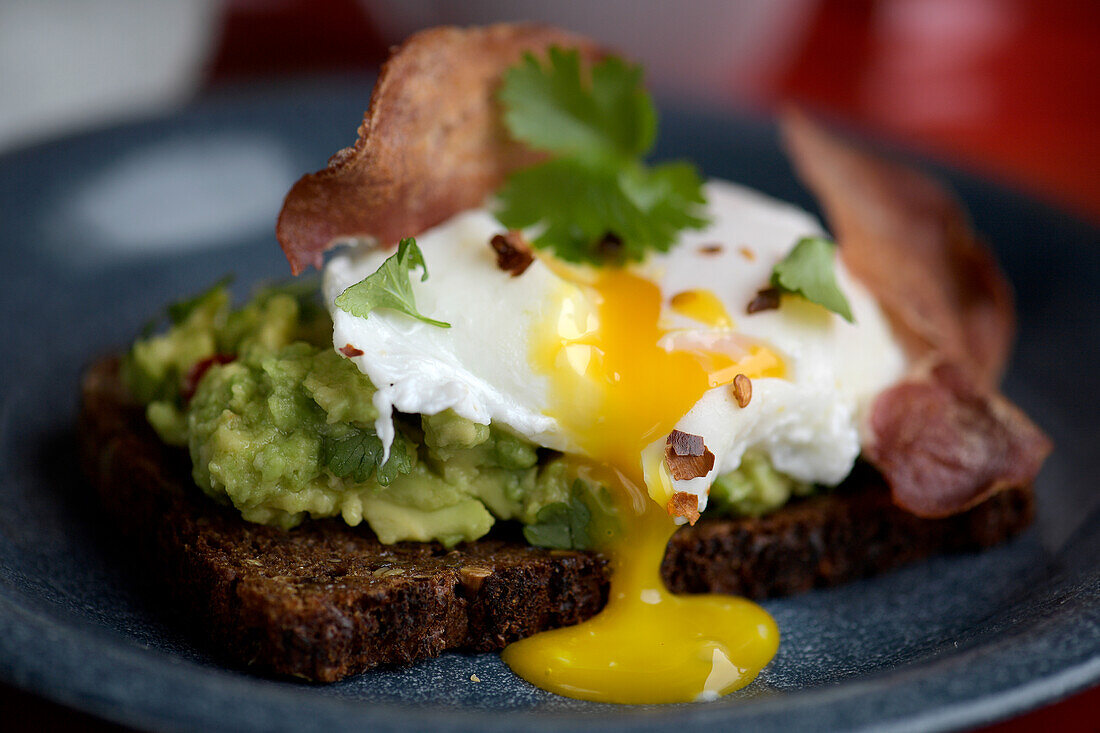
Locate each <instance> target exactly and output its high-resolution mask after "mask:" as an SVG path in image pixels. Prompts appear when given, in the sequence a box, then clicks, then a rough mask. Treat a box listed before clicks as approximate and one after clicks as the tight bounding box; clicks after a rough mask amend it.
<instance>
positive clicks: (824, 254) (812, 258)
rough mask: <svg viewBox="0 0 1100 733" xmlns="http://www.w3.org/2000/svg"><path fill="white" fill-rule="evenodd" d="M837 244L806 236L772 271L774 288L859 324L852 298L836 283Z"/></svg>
mask: <svg viewBox="0 0 1100 733" xmlns="http://www.w3.org/2000/svg"><path fill="white" fill-rule="evenodd" d="M835 252H836V245H835V244H833V243H832V242H830V241H829V240H827V239H822V238H821V237H803V238H802V239H800V240H798V244H796V245H795V246H794V249H792V250H791V251H790V252H789V253H788V254H787V256H786V257H784V258H783V260H782V261H781V262H779V263H778V264H777V265H776V266H775V268H774V269H773V270H772V285H773V286H774V287H776V288H779V290H781V291H782V292H785V293H792V294H795V295H801V296H802V297H803V298H805V299H806V300H808V301H810V302H812V303H817V304H818V305H821V306H824V307H825V308H827V309H829V310H831V311H832V312H833V313H836V314H837V315H839V316H841V317H842V318H844V320H846V321H848V322H849V323H855V320H854V319H853V318H852V309H851V307H850V306H849V305H848V299H847V298H845V297H844V293H843V292H841V290H840V287H839V286H838V285H837V284H836V273H835V272H833V263H834V262H835V258H834V253H835Z"/></svg>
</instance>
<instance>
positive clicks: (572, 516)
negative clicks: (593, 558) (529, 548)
mask: <svg viewBox="0 0 1100 733" xmlns="http://www.w3.org/2000/svg"><path fill="white" fill-rule="evenodd" d="M578 483H579V481H578V482H577V483H574V484H573V490H572V492H571V496H570V498H569V501H568V502H564V501H556V502H554V503H552V504H547V505H546V506H544V507H542V508H541V509H539V511H538V513H537V514H536V515H535V520H536V521H535V523H534V524H529V525H527V526H526V527H524V528H523V536H524V538H525V539H526V540H527V541H528V542H530V543H531V544H532V545H535V546H536V547H550V548H553V549H556V550H587V549H590V548H591V547H592V544H593V543H592V538H591V536H590V535H589V532H588V524H589V522H590V521H591V520H592V511H591V510H590V509H589V508H588V505H587V504H586V503H585V502H584V499H583V498H581V497H582V494H583V492H584V489H583V486H579V485H578Z"/></svg>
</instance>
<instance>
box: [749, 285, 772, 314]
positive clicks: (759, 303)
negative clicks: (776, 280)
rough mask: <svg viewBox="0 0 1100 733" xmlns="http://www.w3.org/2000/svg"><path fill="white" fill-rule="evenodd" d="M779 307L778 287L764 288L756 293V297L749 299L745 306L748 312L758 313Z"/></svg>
mask: <svg viewBox="0 0 1100 733" xmlns="http://www.w3.org/2000/svg"><path fill="white" fill-rule="evenodd" d="M778 307H779V289H778V288H764V289H763V290H761V291H760V292H758V293H757V294H756V297H755V298H753V299H752V300H750V301H749V305H748V307H747V308H745V311H746V312H748V313H750V314H751V313H759V312H760V311H768V310H775V309H776V308H778Z"/></svg>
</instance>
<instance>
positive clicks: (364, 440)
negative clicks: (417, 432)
mask: <svg viewBox="0 0 1100 733" xmlns="http://www.w3.org/2000/svg"><path fill="white" fill-rule="evenodd" d="M382 455H383V450H382V440H381V438H379V437H378V435H377V434H376V433H375V432H374V431H373V430H369V429H362V428H355V429H352V431H351V432H350V433H348V434H346V435H343V436H340V437H334V436H328V435H326V436H324V437H323V438H322V439H321V464H322V465H324V466H326V467H328V470H330V471H332V474H333V475H334V476H337V477H339V478H347V477H349V476H350V477H351V478H352V479H354V480H355V481H357V482H359V483H362V482H364V481H366V480H368V479H369V478H370V477H371V476H372V475H373V476H374V477H375V480H376V481H377V482H378V483H379V484H381V485H382V486H389V485H390V483H391V482H392V481H393V480H394V479H395V478H397V477H398V476H400V475H402V474H406V473H408V472H409V471H411V470H412V454H411V452H410V450H409V446H408V445H407V444H406V442H405V439H404V438H402V437H401V436H396V437H395V438H394V441H393V444H392V445H391V446H390V457H389V459H388V460H387V461H386V462H385V464H382V465H379V464H380V463H381V461H382Z"/></svg>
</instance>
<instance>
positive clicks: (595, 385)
mask: <svg viewBox="0 0 1100 733" xmlns="http://www.w3.org/2000/svg"><path fill="white" fill-rule="evenodd" d="M691 292H693V293H695V294H696V295H693V296H692V298H691V300H692V301H693V302H694V303H696V305H691V306H689V307H690V308H692V309H693V311H694V312H697V313H698V314H699V315H700V316H701V317H700V318H697V319H696V320H700V321H704V322H706V323H708V324H713V325H716V326H719V327H723V328H728V327H729V326H731V325H732V323H731V322H730V321H729V318H728V316H726V315H725V309H724V308H722V306H721V302H720V301H718V299H717V298H716V297H715V296H714V295H713V294H711V293H709V292H707V291H691ZM700 293H702V294H701V295H700ZM661 302H662V300H661V293H660V290H659V288H658V287H657V285H656V284H654V283H653V282H650V281H649V280H647V279H645V278H643V277H641V276H639V275H636V274H633V273H631V272H629V271H627V270H623V269H608V270H604V271H601V272H600V273H599V274H598V275H596V276H595V279H594V280H593V281H592V282H588V283H580V284H578V285H577V287H576V290H575V292H573V293H572V294H570V295H567V296H566V297H565V298H564V299H563V301H562V307H561V311H560V313H558V314H557V319H556V321H555V322H554V323H553V325H552V327H551V328H548V329H547V336H546V338H545V339H544V341H543V342H542V343H540V344H539V346H538V347H537V349H536V353H535V355H534V358H535V361H536V364H537V365H538V366H539V367H540V368H541V369H542V370H543V371H544V373H546V374H548V375H549V377H550V381H551V401H552V402H551V404H552V409H551V411H550V412H551V414H552V415H553V416H554V417H555V418H556V419H557V420H558V421H559V422H560V423H561V424H562V426H563V428H564V429H565V430H566V431H567V432H568V433H569V435H570V436H571V437H572V438H573V440H574V441H575V442H576V444H577V445H578V446H579V448H580V450H581V453H582V455H583V458H578V459H577V460H578V461H581V462H583V463H586V464H588V465H590V466H591V467H592V469H593V471H595V472H597V473H598V474H599V475H600V476H603V477H614V478H612V479H611V480H608V481H606V483H609V484H611V485H610V486H609V489H610V490H611V491H612V493H613V495H615V496H616V498H617V503H618V506H619V514H620V517H621V523H622V531H621V532H620V533H619V534H618V535H617V536H616V538H615V539H614V540H613V541H612V542H611V544H610V546H608V547H603V548H601V549H602V550H603V551H604V552H605V553H607V554H608V555H610V558H611V567H612V576H611V590H610V593H609V598H608V604H607V607H606V608H605V609H604V610H603V611H602V612H601V613H600V614H598V615H597V616H596V617H595V618H593V619H591V620H589V621H586V622H584V623H581V624H579V625H577V626H572V627H567V628H563V629H557V630H555V631H550V632H546V633H543V634H538V635H536V636H533V637H531V638H528V639H524V640H522V641H519V642H516V643H514V644H512V645H510V646H508V647H507V648H506V649H505V650H504V654H503V658H504V661H505V662H506V663H507V664H508V665H509V666H510V667H511V668H512V669H513V670H514V671H515V672H516V673H517V674H519V675H520V676H521V677H523V678H524V679H526V680H528V681H529V682H531V683H533V684H535V685H537V686H539V687H541V688H543V689H546V690H550V691H552V692H555V693H558V694H560V695H565V696H567V697H575V698H581V699H586V700H595V701H601V702H617V703H664V702H690V701H692V700H696V699H700V698H708V697H716V696H719V695H723V694H725V693H727V692H731V691H733V690H735V689H738V688H740V687H743V686H744V685H747V684H748V683H749V682H751V681H752V680H753V678H754V677H755V676H756V675H757V674H758V673H759V671H760V670H761V669H762V668H763V667H764V665H766V664H767V663H768V662H769V661H770V660H771V658H772V657H773V656H774V655H775V652H776V649H777V648H778V644H779V633H778V630H777V629H776V626H775V622H774V621H773V620H772V619H771V617H770V616H769V615H768V614H767V612H765V611H764V610H763V609H762V608H760V607H759V606H757V605H756V604H754V603H751V602H750V601H747V600H745V599H741V598H734V597H729V596H718V595H700V596H674V595H672V594H670V593H669V592H668V591H667V590H666V588H665V586H664V583H663V581H662V580H661V574H660V566H661V560H662V558H663V557H664V553H665V548H666V546H667V544H668V540H669V538H670V537H671V536H672V533H673V532H674V531H675V530H676V525H675V523H674V522H673V519H672V517H671V516H669V514H668V512H666V510H665V506H666V504H667V502H668V500H669V499H670V498H671V483H670V482H669V481H668V478H667V472H662V471H659V470H657V471H655V470H652V469H651V470H649V471H643V466H642V461H643V458H642V456H643V452H645V450H646V448H647V447H649V446H650V445H651V444H653V443H654V442H655V441H658V440H662V439H663V438H664V437H665V436H667V435H668V434H669V433H670V432H671V431H672V429H673V428H674V427H675V425H676V423H677V421H679V420H680V418H682V417H683V416H684V415H685V414H686V413H687V412H688V411H689V410H690V409H691V408H692V407H693V406H694V405H695V403H696V402H698V401H699V398H700V397H702V396H703V394H704V393H705V392H706V391H707V390H708V389H711V388H713V387H716V386H720V385H723V384H727V383H729V382H731V381H732V380H733V378H734V377H735V376H736V375H737V374H745V375H746V376H748V377H750V378H753V377H760V376H781V375H782V372H783V363H782V361H781V360H780V359H779V358H778V357H777V356H776V355H775V354H773V353H772V352H771V351H769V350H767V349H765V348H763V347H760V346H753V347H752V348H750V349H748V350H747V351H746V353H744V354H741V355H739V356H738V357H736V358H735V357H733V356H730V355H729V354H727V353H723V352H720V351H707V350H703V349H698V348H693V349H690V350H689V349H673V350H670V349H667V348H665V347H664V346H662V345H661V343H662V339H663V338H664V337H665V336H666V335H667V334H666V332H665V331H664V330H663V329H662V328H661V327H660V325H659V321H660V315H661ZM700 303H701V304H703V305H701V306H699V305H698V304H700ZM672 305H673V307H674V308H675V307H676V306H675V304H672ZM715 306H717V310H716V308H715ZM717 312H720V314H721V316H722V317H723V318H725V323H723V322H722V321H721V318H718V319H716V318H714V317H713V316H714V314H715V313H717ZM692 317H694V316H692ZM650 453H652V451H650ZM647 476H648V477H649V478H650V479H651V484H650V485H647V484H646V482H645V478H646V477H647ZM641 487H645V489H644V490H643V489H642V488H641ZM650 497H652V499H654V500H655V501H651V500H650Z"/></svg>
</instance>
